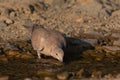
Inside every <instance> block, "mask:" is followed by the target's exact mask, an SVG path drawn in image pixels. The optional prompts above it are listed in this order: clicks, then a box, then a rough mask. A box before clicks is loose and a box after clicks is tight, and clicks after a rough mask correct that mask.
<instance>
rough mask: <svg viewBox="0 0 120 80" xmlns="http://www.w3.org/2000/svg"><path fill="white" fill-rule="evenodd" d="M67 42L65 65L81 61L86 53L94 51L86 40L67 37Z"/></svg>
mask: <svg viewBox="0 0 120 80" xmlns="http://www.w3.org/2000/svg"><path fill="white" fill-rule="evenodd" d="M66 42H67V47H66V48H65V49H64V62H65V63H69V62H71V61H76V60H80V59H81V58H82V54H83V52H84V51H86V50H93V49H94V47H93V46H92V45H91V44H90V43H88V42H86V41H84V40H80V39H76V38H70V37H67V38H66Z"/></svg>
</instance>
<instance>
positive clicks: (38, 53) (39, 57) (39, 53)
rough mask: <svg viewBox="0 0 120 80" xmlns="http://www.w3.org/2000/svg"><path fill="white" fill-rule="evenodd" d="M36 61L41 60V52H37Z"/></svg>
mask: <svg viewBox="0 0 120 80" xmlns="http://www.w3.org/2000/svg"><path fill="white" fill-rule="evenodd" d="M37 55H38V59H41V51H40V50H37Z"/></svg>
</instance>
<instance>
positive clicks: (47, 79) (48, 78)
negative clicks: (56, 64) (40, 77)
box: [44, 77, 53, 80]
mask: <svg viewBox="0 0 120 80" xmlns="http://www.w3.org/2000/svg"><path fill="white" fill-rule="evenodd" d="M44 80H53V79H52V78H51V77H45V78H44Z"/></svg>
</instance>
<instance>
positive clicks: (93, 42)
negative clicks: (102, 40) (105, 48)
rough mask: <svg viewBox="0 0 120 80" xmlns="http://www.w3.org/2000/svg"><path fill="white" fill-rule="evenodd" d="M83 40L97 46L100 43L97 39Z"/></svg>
mask: <svg viewBox="0 0 120 80" xmlns="http://www.w3.org/2000/svg"><path fill="white" fill-rule="evenodd" d="M81 40H82V41H84V42H86V43H88V44H91V45H92V46H95V45H97V44H98V40H97V39H81Z"/></svg>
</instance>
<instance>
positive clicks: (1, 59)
mask: <svg viewBox="0 0 120 80" xmlns="http://www.w3.org/2000/svg"><path fill="white" fill-rule="evenodd" d="M0 63H5V64H6V63H8V59H7V57H6V56H5V55H0Z"/></svg>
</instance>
